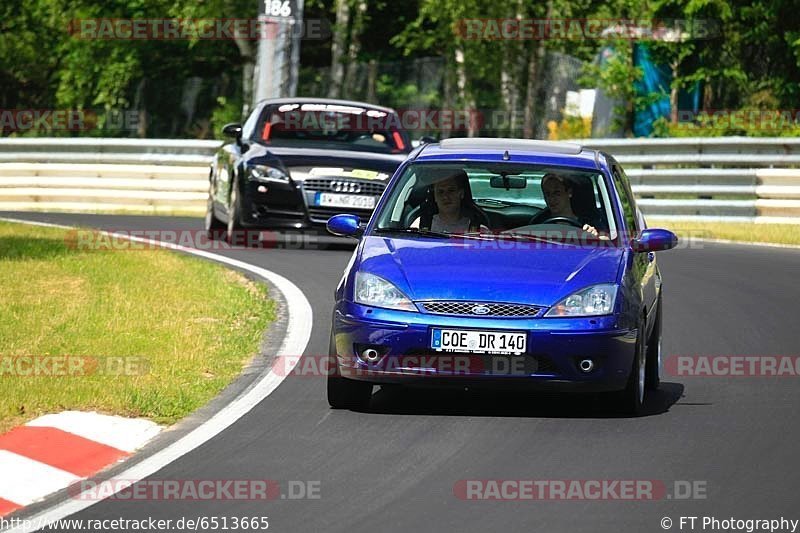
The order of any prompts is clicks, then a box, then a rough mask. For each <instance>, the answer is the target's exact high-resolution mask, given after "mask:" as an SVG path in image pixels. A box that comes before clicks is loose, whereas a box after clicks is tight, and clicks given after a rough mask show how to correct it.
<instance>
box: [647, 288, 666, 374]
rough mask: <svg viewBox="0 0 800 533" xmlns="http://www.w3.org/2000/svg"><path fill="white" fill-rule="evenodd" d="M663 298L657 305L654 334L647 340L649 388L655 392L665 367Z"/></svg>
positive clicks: (659, 299)
mask: <svg viewBox="0 0 800 533" xmlns="http://www.w3.org/2000/svg"><path fill="white" fill-rule="evenodd" d="M662 320H663V319H662V317H661V296H659V297H658V304H656V322H655V324H654V325H653V332H652V333H651V334H650V338H649V339H648V340H647V381H646V383H647V388H648V389H650V390H655V389H657V388H658V386H659V385H660V384H661V368H662V365H663V360H662V355H661V324H662Z"/></svg>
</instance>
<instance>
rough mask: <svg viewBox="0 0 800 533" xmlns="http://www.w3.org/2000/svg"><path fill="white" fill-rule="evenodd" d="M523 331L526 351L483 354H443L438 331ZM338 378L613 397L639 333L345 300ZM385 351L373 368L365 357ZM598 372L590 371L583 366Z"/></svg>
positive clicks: (598, 321) (590, 321)
mask: <svg viewBox="0 0 800 533" xmlns="http://www.w3.org/2000/svg"><path fill="white" fill-rule="evenodd" d="M436 327H445V328H455V329H479V330H496V331H499V330H504V331H519V332H525V333H526V334H527V350H526V353H524V354H520V355H482V354H468V353H444V352H436V351H435V350H433V349H432V348H431V337H432V330H433V328H436ZM333 332H334V344H335V350H336V356H337V364H338V371H339V373H340V374H341V375H342V376H344V377H347V378H351V379H357V380H362V381H370V382H373V383H401V384H408V385H422V386H424V385H432V386H449V385H455V386H481V385H487V386H501V387H515V386H522V387H525V388H531V389H537V390H565V391H566V390H572V391H587V392H588V391H614V390H621V389H624V388H625V385H626V383H627V381H628V377H629V375H630V371H631V368H632V367H633V357H634V350H635V344H636V334H637V332H636V330H635V329H630V328H621V327H620V326H619V324H618V323H617V317H616V316H613V315H612V316H603V317H593V318H528V319H520V318H511V319H509V318H477V317H454V316H444V315H435V314H425V313H416V312H407V311H393V310H387V309H379V308H374V307H367V306H363V305H358V304H354V303H351V302H345V301H340V302H339V303H338V305H337V307H336V309H335V312H334V317H333ZM366 349H374V350H375V351H376V352H377V353H378V357H377V360H374V361H373V362H367V361H365V360H364V359H362V357H359V355H358V354H361V353H363V352H364V350H366ZM584 359H591V360H592V361H593V363H594V368H593V369H592V370H591V371H590V372H583V371H581V370H580V369H579V367H578V365H579V363H580V361H581V360H584Z"/></svg>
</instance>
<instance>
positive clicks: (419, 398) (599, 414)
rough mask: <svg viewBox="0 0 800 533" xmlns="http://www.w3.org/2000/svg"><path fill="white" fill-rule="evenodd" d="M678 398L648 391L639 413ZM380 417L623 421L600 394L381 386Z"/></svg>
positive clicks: (672, 387)
mask: <svg viewBox="0 0 800 533" xmlns="http://www.w3.org/2000/svg"><path fill="white" fill-rule="evenodd" d="M682 395H683V385H681V384H680V383H663V382H662V383H661V387H660V388H659V389H658V390H657V391H655V392H652V391H651V392H650V393H649V395H648V398H647V402H646V404H645V415H644V416H652V415H658V414H662V413H665V412H667V411H669V409H670V407H671V406H672V405H674V404H675V403H676V402H678V400H680V398H681V396H682ZM368 412H370V413H373V414H384V415H401V414H402V415H444V416H490V417H525V418H628V417H629V415H627V414H624V413H621V412H620V410H619V408H618V407H617V405H616V404H615V401H614V398H613V397H611V396H610V395H606V394H588V393H584V394H574V393H573V394H555V393H533V392H516V391H514V392H509V391H494V390H467V391H465V390H440V389H436V390H434V389H415V388H407V387H399V386H389V387H386V386H384V387H381V388H380V390H377V391H376V392H375V394H373V396H372V401H371V403H370V407H369V411H368Z"/></svg>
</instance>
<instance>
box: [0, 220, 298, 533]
mask: <svg viewBox="0 0 800 533" xmlns="http://www.w3.org/2000/svg"><path fill="white" fill-rule="evenodd" d="M0 221H5V222H16V223H22V224H31V225H34V226H44V227H53V228H60V229H75V228H74V227H73V226H65V225H62V224H51V223H47V222H34V221H28V220H21V219H14V218H2V217H0ZM100 233H102V234H105V235H109V236H114V237H119V238H126V239H129V240H133V241H138V242H144V243H148V244H154V245H157V246H161V247H164V248H168V249H171V250H179V251H181V252H185V253H189V254H192V255H196V256H199V257H204V258H206V259H210V260H212V261H216V262H218V263H223V264H225V265H228V266H232V267H236V268H241V269H243V270H246V271H248V272H250V273H252V274H255V275H256V276H258V277H261V278H263V279H266V280H267V281H269V282H270V283H272V284H273V285H274V286H275V287H276V288H277V289H278V290H279V291H280V292H281V293H282V294H283V297H284V298H285V299H286V303H287V306H288V308H289V319H288V321H287V325H286V334H285V336H284V338H283V342H282V343H281V347H280V348H279V349H278V353H277V354H276V355H277V356H287V355H295V356H296V355H300V354H303V353H304V352H305V350H306V347H307V346H308V341H309V340H310V339H311V324H313V323H314V321H313V311H312V309H311V304H310V303H309V301H308V299H307V298H306V297H305V295H304V294H303V292H302V291H301V290H300V288H299V287H298V286H297V285H295V284H294V283H292V282H291V281H289V280H288V279H286V278H285V277H283V276H281V275H279V274H276V273H274V272H272V271H269V270H267V269H265V268H261V267H257V266H254V265H250V264H248V263H245V262H243V261H239V260H237V259H231V258H229V257H225V256H222V255H218V254H214V253H211V252H206V251H204V250H196V249H194V248H187V247H184V246H180V245H177V244H171V243H163V242H159V241H154V240H151V239H143V238H140V237H134V236H126V235H121V234H118V233H114V232H106V231H101V232H100ZM287 360H289V361H290V362H288V363H287V364H288V365H290V366H291V368H288V367H287V368H285V369H282V372H281V374H282V375H278V374H276V373H275V372H274V371H270V372H269V373H268V374H266V375H265V376H264V377H263V378H262V379H261V380H260V381H258V382H256V383H255V384H254V385H252V386H251V387H249V388H248V389H247V390H245V391H244V392H243V393H242V394H241V395H240V396H238V397H237V398H236V399H234V400H233V401H232V402H231V403H229V404H228V405H226V406H225V407H223V408H222V409H221V410H220V411H218V412H217V413H216V414H214V415H213V416H212V417H211V418H210V419H208V420H207V421H206V422H204V423H203V424H201V425H200V426H198V427H197V428H195V429H194V430H192V431H191V432H190V433H189V434H187V435H185V436H183V437H182V438H180V439H179V440H177V441H176V442H174V443H172V444H170V445H169V446H167V447H166V448H164V449H163V450H161V451H158V452H156V453H155V454H154V455H151V456H150V457H148V458H146V459H144V460H142V461H141V462H140V463H138V464H136V465H134V466H132V467H131V468H129V469H127V470H125V471H124V472H121V473H120V474H119V475H118V476H117V477H119V478H121V479H126V480H130V481H139V480H142V479H144V478H146V477H147V476H150V475H152V474H154V473H156V472H158V471H159V470H161V469H162V468H164V467H165V466H167V465H169V464H170V463H172V462H173V461H175V460H177V459H179V458H180V457H182V456H184V455H186V454H187V453H189V452H191V451H192V450H194V449H196V448H197V447H199V446H201V445H202V444H204V443H206V442H208V441H209V440H211V439H212V438H214V437H215V436H216V435H218V434H220V433H222V432H223V431H224V430H225V429H227V428H228V427H230V426H231V425H233V423H234V422H236V421H237V420H239V419H240V418H242V417H243V416H244V415H246V414H247V413H249V412H250V411H251V410H252V409H253V408H254V407H255V406H256V405H258V404H259V403H260V402H261V401H262V400H264V399H265V398H266V397H267V396H269V395H270V394H272V392H273V391H275V389H277V388H278V385H280V384H281V382H283V380H284V379H286V376H287V375H288V374H290V373H291V371H292V369H294V367H295V366H296V365H297V363H298V362H299V360H300V358H299V357H298V358H294V357H288V358H287ZM292 360H293V361H292ZM121 488H122V487H120V489H121ZM116 492H118V491H116ZM110 496H112V494H109V495H108V497H110ZM100 501H102V500H95V501H90V500H88V499H87V500H82V499H80V495H75V496H74V498H73V499H72V500H68V501H65V502H60V503H58V504H56V505H55V506H53V507H52V508H50V509H47V510H45V511H42V512H40V513H38V514H36V515H34V516H32V517H30V518H28V519H26V520H25V522H23V524H22V525H20V526H17V527H14V528H10V529H5V530H3V531H4V532H7V533H31V532H33V531H36V530H38V529H41V528H43V527H47V526H48V524H51V523H53V522H56V521H58V520H61V519H63V518H66V517H68V516H71V515H73V514H75V513H77V512H79V511H82V510H84V509H87V508H89V507H91V506H92V505H94V504H96V503H99V502H100Z"/></svg>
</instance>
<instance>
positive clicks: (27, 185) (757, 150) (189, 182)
mask: <svg viewBox="0 0 800 533" xmlns="http://www.w3.org/2000/svg"><path fill="white" fill-rule="evenodd" d="M576 142H580V143H581V144H583V145H584V146H586V147H589V148H594V149H601V150H604V151H607V152H609V153H611V154H613V155H614V156H615V157H616V158H617V159H618V160H619V161H620V163H622V164H623V165H624V166H625V169H626V172H627V173H628V176H629V177H630V179H631V182H632V184H633V189H634V192H635V193H636V195H637V196H638V197H639V205H640V206H641V208H642V210H643V211H644V213H645V214H646V215H648V216H651V217H658V218H691V219H698V218H700V219H703V218H709V219H727V220H742V221H755V222H767V223H769V222H788V223H800V168H793V167H800V138H751V137H722V138H676V139H584V140H580V141H576ZM220 145H221V142H220V141H197V140H174V139H94V138H7V139H0V210H30V209H35V210H53V211H56V210H68V211H148V212H153V213H162V212H176V211H178V212H185V213H198V214H199V213H202V212H203V211H204V210H205V202H206V196H207V192H206V191H207V188H208V181H207V179H208V165H209V163H210V162H211V158H212V155H213V154H214V152H215V151H216V149H217V148H218V147H219V146H220ZM776 167H777V168H776Z"/></svg>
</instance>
